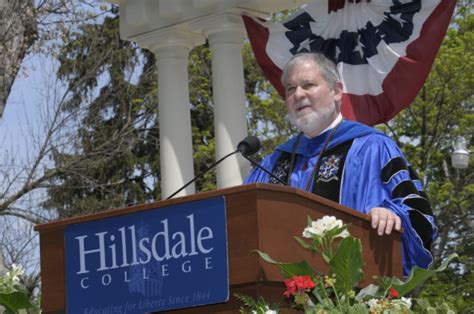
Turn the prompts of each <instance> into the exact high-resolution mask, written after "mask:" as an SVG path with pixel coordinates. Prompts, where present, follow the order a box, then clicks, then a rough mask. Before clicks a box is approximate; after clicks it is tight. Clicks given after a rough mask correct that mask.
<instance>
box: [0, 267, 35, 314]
mask: <svg viewBox="0 0 474 314" xmlns="http://www.w3.org/2000/svg"><path fill="white" fill-rule="evenodd" d="M22 274H23V270H22V268H21V267H17V266H15V265H13V268H12V270H11V271H9V272H7V273H6V274H2V275H0V306H3V307H4V308H5V312H4V313H6V314H14V313H19V312H20V311H25V310H27V309H33V308H34V306H33V304H32V303H31V302H30V299H29V296H28V292H27V291H26V289H25V287H24V286H23V285H22V284H21V283H20V279H19V276H21V275H22ZM36 312H39V311H38V310H37V309H35V313H36Z"/></svg>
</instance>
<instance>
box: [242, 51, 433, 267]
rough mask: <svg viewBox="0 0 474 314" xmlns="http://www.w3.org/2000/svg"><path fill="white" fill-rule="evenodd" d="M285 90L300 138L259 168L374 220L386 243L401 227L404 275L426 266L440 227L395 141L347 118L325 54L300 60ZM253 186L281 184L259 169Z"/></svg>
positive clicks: (287, 71)
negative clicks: (387, 235)
mask: <svg viewBox="0 0 474 314" xmlns="http://www.w3.org/2000/svg"><path fill="white" fill-rule="evenodd" d="M282 83H283V86H284V87H285V93H286V95H285V102H286V107H287V110H288V118H289V120H290V122H291V123H292V124H293V125H294V126H296V127H297V128H298V129H300V130H301V133H300V134H299V135H298V136H296V137H294V138H292V139H290V140H289V141H288V142H286V143H284V144H282V145H280V146H278V147H277V149H276V151H275V152H274V153H273V154H271V155H269V156H267V157H266V158H265V159H264V160H263V161H262V162H261V166H263V167H264V168H265V169H267V170H269V171H271V172H272V173H273V174H274V175H275V176H277V177H279V178H280V179H282V180H284V181H285V182H288V184H289V185H291V186H294V187H298V188H301V189H305V190H307V191H310V192H313V193H315V194H317V195H320V196H323V197H325V198H328V199H331V200H333V201H336V202H339V203H340V204H342V205H345V206H347V207H350V208H353V209H356V210H358V211H360V212H363V213H367V214H369V215H370V217H371V223H372V227H373V228H374V229H376V230H377V232H378V234H379V235H380V236H382V235H383V234H390V233H391V232H392V230H393V229H396V230H400V229H401V228H402V227H403V229H404V232H403V235H402V246H403V265H404V274H405V275H407V274H408V273H409V272H410V270H411V268H412V267H413V266H414V265H418V266H420V267H423V268H426V267H428V266H429V265H430V264H431V262H432V260H433V257H432V255H431V253H430V247H431V243H432V241H433V240H434V238H435V237H436V233H437V228H436V225H435V221H434V217H433V214H432V211H431V207H430V204H429V202H428V200H427V198H426V194H425V193H424V192H423V189H422V186H421V183H420V181H419V179H418V177H417V175H416V173H415V172H414V171H413V169H412V168H411V167H410V166H409V165H408V163H407V161H406V159H405V157H404V156H403V154H402V152H401V151H400V149H399V148H398V147H397V146H396V145H395V143H394V142H393V141H392V140H391V139H390V138H388V137H387V136H386V135H384V134H383V133H381V132H379V131H376V130H375V129H373V128H370V127H367V126H365V125H362V124H360V123H356V122H352V121H346V120H344V119H343V118H342V116H341V113H340V108H339V107H340V102H341V98H342V88H343V86H342V82H341V80H340V78H339V75H338V72H337V69H336V66H335V65H334V63H332V62H331V61H330V60H328V59H327V58H326V57H325V56H324V55H322V54H314V53H303V54H298V55H295V56H294V57H293V58H292V59H291V60H290V61H289V62H288V64H287V65H286V67H285V68H284V70H283V75H282ZM252 182H269V183H278V181H277V180H275V179H274V178H271V177H270V176H269V175H268V174H266V173H265V172H263V171H261V170H259V169H258V168H255V169H254V170H253V171H252V172H251V173H250V175H249V176H248V177H247V178H246V180H245V182H244V183H252Z"/></svg>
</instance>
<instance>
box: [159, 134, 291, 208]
mask: <svg viewBox="0 0 474 314" xmlns="http://www.w3.org/2000/svg"><path fill="white" fill-rule="evenodd" d="M259 149H260V140H259V139H258V137H256V136H253V135H249V136H247V137H246V138H244V139H243V140H242V141H241V142H240V143H239V144H238V145H237V150H235V151H233V152H231V153H229V154H227V155H225V156H224V157H222V158H221V159H219V160H218V161H216V162H215V163H213V164H212V165H210V166H209V167H207V169H206V170H204V171H203V172H201V173H200V174H199V175H197V176H195V177H194V178H192V179H191V180H189V181H188V182H187V183H186V184H185V185H183V186H182V187H181V188H179V189H178V190H177V191H176V192H174V193H173V194H171V195H170V196H168V197H167V198H166V199H167V200H169V199H170V198H172V197H173V196H175V195H176V194H178V193H179V192H181V191H182V190H184V189H185V188H187V187H188V186H189V185H190V184H191V183H193V182H194V181H196V180H197V179H199V178H201V177H202V176H204V175H205V174H206V173H207V172H208V171H209V170H211V169H212V168H214V167H215V166H217V165H218V164H219V163H221V162H222V161H223V160H224V159H227V158H228V157H230V156H232V155H234V154H236V153H239V152H240V153H241V154H242V156H243V157H244V158H245V159H247V160H248V161H250V163H251V164H252V165H254V166H255V167H257V168H259V169H260V170H262V171H263V172H265V173H266V174H268V175H269V176H271V177H272V178H274V179H276V180H278V182H280V183H282V184H284V185H288V184H287V183H286V182H285V181H283V180H282V179H280V178H278V177H277V176H275V175H274V174H273V173H271V172H270V171H268V170H267V169H265V168H263V167H262V166H260V165H259V164H258V163H257V162H255V161H254V160H252V159H250V158H249V157H248V156H249V155H253V154H255V153H257V152H258V151H259Z"/></svg>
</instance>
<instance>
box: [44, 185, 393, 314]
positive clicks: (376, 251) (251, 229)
mask: <svg viewBox="0 0 474 314" xmlns="http://www.w3.org/2000/svg"><path fill="white" fill-rule="evenodd" d="M216 196H224V197H225V204H226V214H227V233H228V254H229V256H228V260H229V283H230V300H229V302H227V303H222V304H215V305H208V306H203V307H196V308H189V309H182V310H176V311H172V312H173V313H238V308H239V307H240V306H241V304H240V302H239V301H237V300H236V299H235V297H234V296H233V294H234V293H235V292H240V293H243V294H247V295H250V296H253V297H256V296H259V295H261V296H263V297H265V299H266V300H268V301H269V302H270V303H274V302H278V303H280V305H281V306H282V307H285V304H287V303H286V302H287V301H286V300H285V298H284V297H283V291H284V285H283V283H282V281H283V280H284V278H283V276H282V275H281V274H280V271H279V269H278V268H277V267H276V266H274V265H270V264H268V263H266V262H265V261H263V260H261V259H260V258H259V257H258V255H257V254H251V253H250V251H252V250H254V249H259V250H261V251H264V252H266V253H269V254H270V256H272V257H273V258H274V259H276V260H278V261H282V262H298V261H301V260H306V261H308V262H309V263H310V264H311V265H312V266H313V268H314V269H316V270H317V271H320V272H323V273H324V272H326V271H327V268H326V266H325V264H324V263H323V261H322V259H321V258H320V257H319V256H317V255H315V256H313V255H311V254H310V253H309V252H307V251H306V250H304V249H302V248H301V247H300V246H299V245H298V244H297V243H296V241H295V240H294V239H293V236H295V235H297V236H300V235H301V233H302V231H303V229H304V227H306V224H307V216H310V217H311V218H312V219H313V220H316V219H318V218H320V217H322V216H325V215H333V216H336V217H337V218H339V219H342V220H343V221H344V222H345V223H350V225H351V226H350V229H349V230H350V232H351V234H352V235H353V236H354V237H357V238H359V239H360V240H361V242H362V246H363V252H362V254H363V258H364V262H365V268H364V271H365V281H364V282H363V283H362V284H363V285H366V284H368V283H370V282H372V278H373V276H374V275H386V276H397V277H400V278H401V277H402V258H401V242H400V237H401V233H400V232H397V231H395V232H393V233H392V234H391V235H389V236H382V237H380V236H378V235H377V233H376V231H374V230H373V229H372V228H371V226H370V220H369V216H368V215H365V214H361V213H359V212H357V211H354V210H352V209H350V208H347V207H344V206H341V205H339V204H337V203H335V202H332V201H330V200H327V199H324V198H321V197H319V196H316V195H314V194H311V193H307V192H305V191H302V190H298V189H295V188H290V187H284V186H277V185H269V184H259V183H256V184H250V185H245V186H237V187H232V188H226V189H221V190H216V191H212V192H204V193H199V194H195V195H191V196H186V197H181V198H176V199H171V200H165V201H160V202H155V203H150V204H145V205H137V206H132V207H127V208H121V209H115V210H109V211H104V212H100V213H96V214H91V215H86V216H81V217H74V218H70V219H65V220H61V221H55V222H51V223H47V224H43V225H38V226H36V228H35V229H36V230H37V231H39V234H40V247H41V281H42V291H41V303H42V308H43V312H44V313H65V311H66V310H65V309H66V274H65V247H64V230H65V227H66V226H67V225H70V224H77V223H83V222H88V221H93V220H100V219H108V218H109V217H116V216H120V215H124V214H129V213H133V212H138V211H147V210H160V208H162V207H166V206H170V205H175V204H182V203H186V202H190V201H196V200H203V199H207V198H212V197H216Z"/></svg>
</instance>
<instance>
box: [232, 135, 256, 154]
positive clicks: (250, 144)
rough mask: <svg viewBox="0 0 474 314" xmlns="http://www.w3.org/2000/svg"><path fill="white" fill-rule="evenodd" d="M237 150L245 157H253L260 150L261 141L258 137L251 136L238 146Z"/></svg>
mask: <svg viewBox="0 0 474 314" xmlns="http://www.w3.org/2000/svg"><path fill="white" fill-rule="evenodd" d="M237 150H238V151H239V152H241V153H242V155H244V156H249V155H253V154H255V153H256V152H258V151H259V150H260V140H259V139H258V137H256V136H253V135H249V136H247V137H246V138H244V139H243V140H242V141H241V142H240V143H239V145H237Z"/></svg>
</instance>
